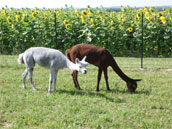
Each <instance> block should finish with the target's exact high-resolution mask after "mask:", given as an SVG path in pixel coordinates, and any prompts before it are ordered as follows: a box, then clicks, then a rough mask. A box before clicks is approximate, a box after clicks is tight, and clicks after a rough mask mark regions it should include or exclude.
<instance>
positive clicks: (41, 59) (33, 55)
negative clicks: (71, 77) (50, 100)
mask: <svg viewBox="0 0 172 129" xmlns="http://www.w3.org/2000/svg"><path fill="white" fill-rule="evenodd" d="M85 59H86V56H85V57H84V58H83V59H82V60H81V61H80V60H79V59H78V58H76V60H75V63H76V64H74V63H72V62H71V61H70V60H69V59H68V58H67V57H66V56H65V55H63V54H62V53H61V52H60V51H58V50H55V49H50V48H44V47H33V48H29V49H27V50H26V51H25V52H24V53H22V54H20V55H19V58H18V63H19V64H25V65H26V70H25V71H24V73H23V88H26V84H25V78H26V76H27V74H28V76H29V80H30V83H31V85H32V88H33V89H34V90H36V88H35V86H34V84H33V81H32V75H33V68H34V66H35V63H37V64H39V65H40V66H42V67H47V68H50V78H49V89H48V92H49V93H51V85H52V83H54V91H55V90H56V78H57V72H58V69H61V68H69V69H71V70H77V71H79V72H81V73H83V74H86V73H87V70H86V67H87V65H88V63H87V62H85Z"/></svg>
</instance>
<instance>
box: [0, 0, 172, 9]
mask: <svg viewBox="0 0 172 129" xmlns="http://www.w3.org/2000/svg"><path fill="white" fill-rule="evenodd" d="M65 4H67V5H68V6H69V7H70V6H71V5H72V6H73V7H75V8H86V7H87V5H90V7H92V8H94V7H102V6H103V7H112V6H121V5H122V6H124V7H125V6H127V5H129V6H130V7H134V6H136V7H144V6H172V0H0V8H1V7H5V6H6V5H7V6H8V7H9V8H10V7H13V8H26V7H28V8H34V7H38V8H43V7H45V8H61V7H65Z"/></svg>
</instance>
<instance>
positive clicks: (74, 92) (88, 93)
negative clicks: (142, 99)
mask: <svg viewBox="0 0 172 129" xmlns="http://www.w3.org/2000/svg"><path fill="white" fill-rule="evenodd" d="M56 93H58V94H70V95H79V96H93V97H100V98H105V99H106V100H108V101H110V102H117V103H122V102H123V101H121V100H120V101H118V100H115V99H114V98H111V97H108V96H106V95H104V94H103V93H100V92H96V91H94V92H92V91H90V90H64V89H63V90H62V89H61V90H60V89H59V90H57V91H56ZM106 93H115V94H117V93H122V94H146V95H149V94H150V92H149V91H136V92H135V93H130V92H129V91H127V90H119V89H112V90H110V91H106Z"/></svg>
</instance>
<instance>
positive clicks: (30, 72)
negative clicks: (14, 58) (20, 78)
mask: <svg viewBox="0 0 172 129" xmlns="http://www.w3.org/2000/svg"><path fill="white" fill-rule="evenodd" d="M32 75H33V68H28V76H29V80H30V83H31V85H32V88H33V90H34V91H36V88H35V86H34V84H33V81H32Z"/></svg>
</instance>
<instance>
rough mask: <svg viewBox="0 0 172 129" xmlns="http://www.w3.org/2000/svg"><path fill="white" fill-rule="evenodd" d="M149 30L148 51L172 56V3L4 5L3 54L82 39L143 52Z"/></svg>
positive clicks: (0, 12)
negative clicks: (77, 6)
mask: <svg viewBox="0 0 172 129" xmlns="http://www.w3.org/2000/svg"><path fill="white" fill-rule="evenodd" d="M142 14H143V30H144V35H143V39H144V45H143V46H144V48H143V51H144V56H147V57H150V56H158V57H172V7H171V8H166V9H162V10H158V9H156V8H154V7H150V8H147V7H144V8H140V9H137V8H136V7H135V8H131V7H126V8H124V7H121V10H120V11H114V10H110V9H108V10H107V9H103V8H101V9H100V8H91V7H89V6H88V7H87V8H86V9H85V10H83V9H82V10H81V9H74V8H72V7H68V6H66V8H63V9H62V8H57V9H46V8H43V9H38V8H37V7H35V8H34V9H29V8H22V9H14V8H7V7H4V8H1V9H0V54H18V53H20V52H23V51H24V50H26V49H27V48H29V47H33V46H44V47H51V48H57V49H59V50H61V51H63V52H64V51H65V50H66V49H69V48H70V47H71V46H73V45H75V44H78V43H89V44H94V45H97V46H101V47H104V48H106V49H108V50H109V51H110V52H111V53H113V54H114V55H115V56H136V57H137V56H140V44H141V38H142Z"/></svg>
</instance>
